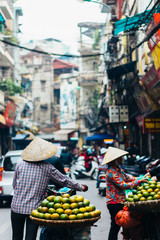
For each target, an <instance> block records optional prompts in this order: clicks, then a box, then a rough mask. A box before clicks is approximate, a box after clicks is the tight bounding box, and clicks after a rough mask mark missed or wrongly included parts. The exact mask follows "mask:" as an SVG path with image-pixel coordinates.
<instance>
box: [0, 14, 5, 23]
mask: <svg viewBox="0 0 160 240" xmlns="http://www.w3.org/2000/svg"><path fill="white" fill-rule="evenodd" d="M0 23H5V20H4V18H3V16H2V14H1V13H0Z"/></svg>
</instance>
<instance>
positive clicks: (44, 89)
mask: <svg viewBox="0 0 160 240" xmlns="http://www.w3.org/2000/svg"><path fill="white" fill-rule="evenodd" d="M45 91H46V81H45V80H41V92H45Z"/></svg>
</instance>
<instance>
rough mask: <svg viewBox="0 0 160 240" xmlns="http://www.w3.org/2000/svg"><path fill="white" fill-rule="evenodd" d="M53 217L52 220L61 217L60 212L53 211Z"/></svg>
mask: <svg viewBox="0 0 160 240" xmlns="http://www.w3.org/2000/svg"><path fill="white" fill-rule="evenodd" d="M51 219H52V220H56V219H59V214H58V213H53V214H52V215H51Z"/></svg>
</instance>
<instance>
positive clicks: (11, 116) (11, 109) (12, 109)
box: [4, 101, 17, 127]
mask: <svg viewBox="0 0 160 240" xmlns="http://www.w3.org/2000/svg"><path fill="white" fill-rule="evenodd" d="M16 108H17V105H16V104H14V103H13V102H11V101H9V103H8V105H7V107H6V111H5V113H4V117H5V120H6V125H7V126H9V127H10V126H12V125H13V124H14V121H15V117H16Z"/></svg>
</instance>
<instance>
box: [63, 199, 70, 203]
mask: <svg viewBox="0 0 160 240" xmlns="http://www.w3.org/2000/svg"><path fill="white" fill-rule="evenodd" d="M69 202H70V201H69V198H62V203H69Z"/></svg>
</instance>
